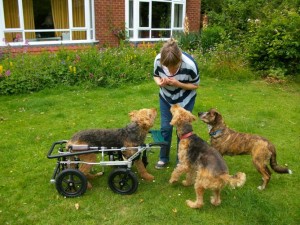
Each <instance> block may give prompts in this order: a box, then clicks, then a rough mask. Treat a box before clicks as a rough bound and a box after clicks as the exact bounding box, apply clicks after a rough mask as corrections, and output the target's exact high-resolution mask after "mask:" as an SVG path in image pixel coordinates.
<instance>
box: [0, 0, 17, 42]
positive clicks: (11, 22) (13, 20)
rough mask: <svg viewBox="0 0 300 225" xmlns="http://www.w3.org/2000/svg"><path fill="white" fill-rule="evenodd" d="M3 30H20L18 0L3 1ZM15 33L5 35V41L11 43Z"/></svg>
mask: <svg viewBox="0 0 300 225" xmlns="http://www.w3.org/2000/svg"><path fill="white" fill-rule="evenodd" d="M3 6H4V19H5V28H20V21H19V8H18V0H3ZM16 36H17V33H5V41H7V42H12V41H14V39H15V38H16Z"/></svg>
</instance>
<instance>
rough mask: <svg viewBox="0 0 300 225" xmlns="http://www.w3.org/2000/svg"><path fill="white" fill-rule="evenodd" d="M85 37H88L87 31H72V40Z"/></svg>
mask: <svg viewBox="0 0 300 225" xmlns="http://www.w3.org/2000/svg"><path fill="white" fill-rule="evenodd" d="M85 39H86V31H73V32H72V40H85Z"/></svg>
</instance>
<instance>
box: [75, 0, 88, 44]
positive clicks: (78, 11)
mask: <svg viewBox="0 0 300 225" xmlns="http://www.w3.org/2000/svg"><path fill="white" fill-rule="evenodd" d="M72 10H73V26H74V27H85V17H84V0H72ZM72 36H73V40H85V39H86V32H85V31H74V32H73V34H72Z"/></svg>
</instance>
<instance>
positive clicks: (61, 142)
mask: <svg viewBox="0 0 300 225" xmlns="http://www.w3.org/2000/svg"><path fill="white" fill-rule="evenodd" d="M67 142H68V141H67V140H62V141H56V142H54V143H53V144H52V146H51V148H50V149H49V151H48V154H47V157H48V159H52V158H55V157H53V156H51V154H52V152H53V150H54V148H55V145H62V144H65V143H67Z"/></svg>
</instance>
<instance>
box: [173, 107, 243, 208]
mask: <svg viewBox="0 0 300 225" xmlns="http://www.w3.org/2000/svg"><path fill="white" fill-rule="evenodd" d="M171 113H172V116H173V118H172V120H171V123H170V124H171V125H174V126H176V128H177V134H178V136H179V138H180V142H179V146H178V158H179V164H178V165H177V167H176V168H175V169H174V171H173V172H172V175H171V178H170V180H169V182H170V183H174V182H176V181H178V180H179V178H180V176H181V175H182V174H183V173H186V179H185V180H184V181H183V182H182V184H183V185H184V186H188V185H192V184H194V187H195V192H196V196H197V199H196V201H194V202H193V201H191V200H187V201H186V203H187V205H188V206H189V207H191V208H201V207H202V206H203V194H204V191H205V190H206V189H210V190H212V191H213V196H212V197H211V204H213V205H219V204H220V203H221V197H220V193H221V190H222V188H223V187H224V186H225V185H226V184H229V185H230V186H231V187H233V188H235V187H241V186H243V185H244V183H245V181H246V175H245V174H244V173H240V172H239V173H237V174H236V175H235V176H231V175H229V173H228V168H227V165H226V163H225V161H224V159H223V157H222V156H221V154H220V153H219V152H218V151H217V150H215V149H214V148H213V147H211V146H209V145H208V144H207V143H206V142H205V141H204V140H202V139H201V138H200V137H199V136H197V135H196V134H194V133H193V128H192V125H191V122H192V121H194V120H196V119H197V118H196V117H195V116H194V115H193V114H192V113H190V112H189V111H187V110H185V109H184V108H182V107H180V106H179V105H173V106H172V107H171Z"/></svg>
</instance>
